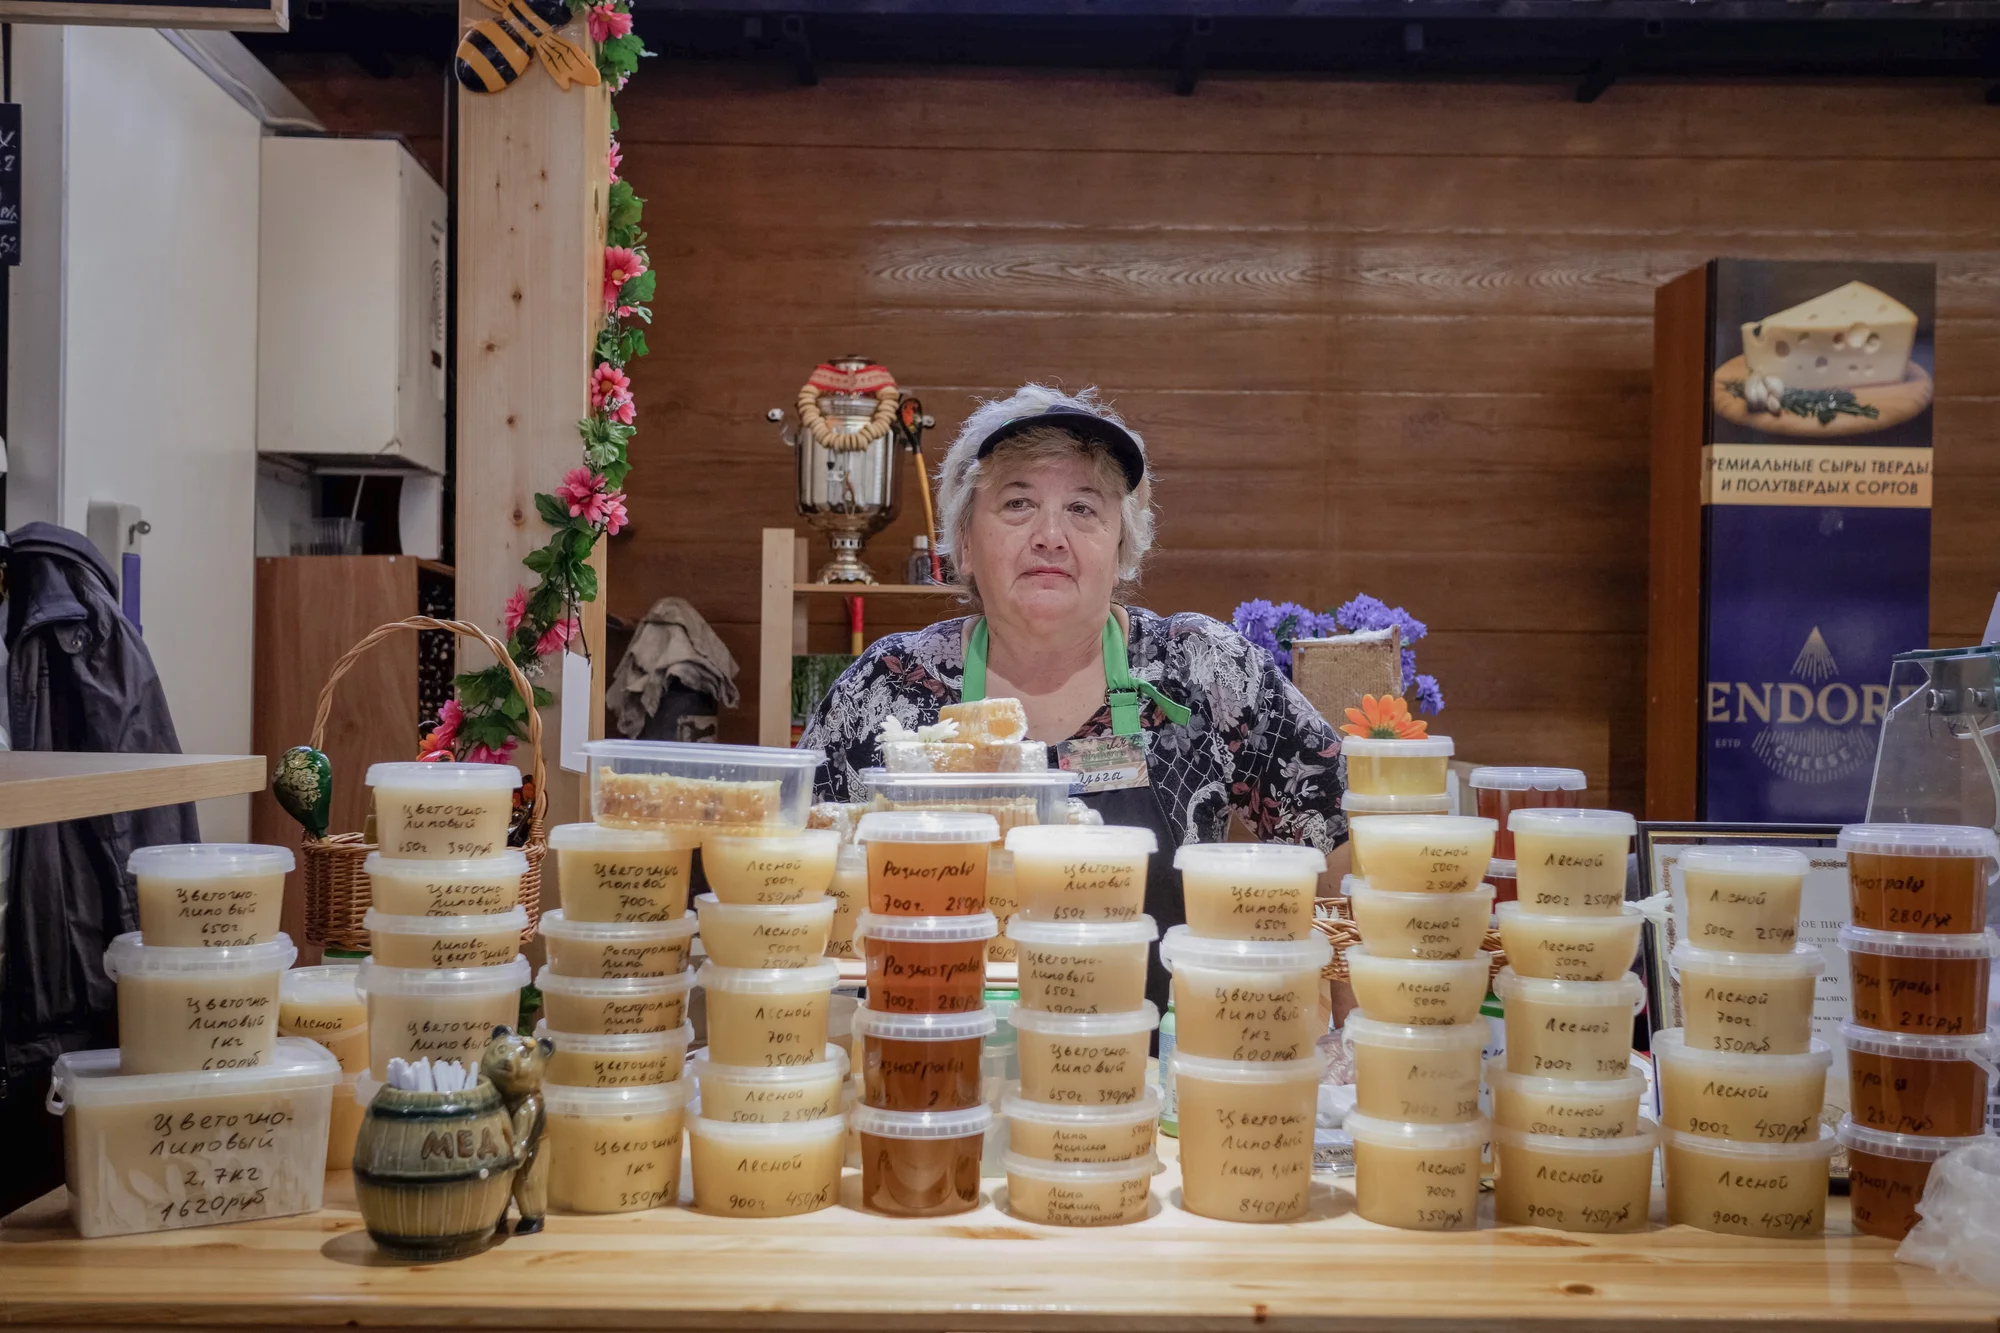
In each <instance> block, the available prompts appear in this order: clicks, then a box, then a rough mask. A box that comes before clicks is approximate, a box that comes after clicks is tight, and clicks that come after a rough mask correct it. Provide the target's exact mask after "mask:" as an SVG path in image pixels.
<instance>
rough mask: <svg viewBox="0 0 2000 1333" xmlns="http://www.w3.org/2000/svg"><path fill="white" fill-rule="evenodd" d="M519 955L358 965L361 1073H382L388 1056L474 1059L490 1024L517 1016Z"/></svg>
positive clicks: (525, 973)
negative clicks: (434, 968) (500, 959)
mask: <svg viewBox="0 0 2000 1333" xmlns="http://www.w3.org/2000/svg"><path fill="white" fill-rule="evenodd" d="M528 977H529V969H528V963H527V960H526V959H524V958H520V957H518V956H517V957H516V958H515V960H514V961H513V962H511V963H508V964H506V965H505V966H503V967H483V968H473V969H465V970H462V971H455V972H419V971H407V970H404V969H402V968H389V967H382V966H379V965H378V964H376V963H375V962H374V961H373V960H372V959H371V960H369V961H368V962H365V963H363V964H362V965H361V970H360V973H359V975H358V976H357V977H356V978H355V985H356V987H357V988H358V989H359V990H360V991H361V993H362V995H363V997H364V998H365V999H366V1000H367V1002H368V1072H369V1076H370V1077H371V1078H373V1079H374V1080H375V1081H376V1082H378V1083H380V1082H386V1081H388V1078H389V1061H390V1060H392V1059H399V1058H400V1059H403V1060H408V1061H410V1062H411V1063H412V1064H414V1063H415V1062H416V1061H418V1060H424V1059H428V1060H430V1061H432V1062H433V1063H435V1062H437V1061H439V1060H460V1061H464V1062H466V1063H468V1064H473V1065H476V1064H478V1063H479V1059H480V1056H482V1055H483V1054H485V1051H486V1044H487V1042H489V1041H490V1040H492V1037H493V1029H494V1028H496V1027H499V1026H501V1025H503V1024H504V1025H506V1026H508V1027H513V1026H516V1025H517V1024H519V1022H520V1020H521V987H523V986H525V985H527V984H528Z"/></svg>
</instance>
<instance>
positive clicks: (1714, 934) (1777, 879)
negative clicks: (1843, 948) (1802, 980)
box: [1680, 847, 1811, 953]
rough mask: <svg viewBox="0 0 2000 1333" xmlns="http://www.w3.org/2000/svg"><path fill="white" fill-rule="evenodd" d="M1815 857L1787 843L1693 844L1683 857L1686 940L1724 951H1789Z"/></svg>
mask: <svg viewBox="0 0 2000 1333" xmlns="http://www.w3.org/2000/svg"><path fill="white" fill-rule="evenodd" d="M1810 865H1811V862H1810V861H1808V860H1807V859H1806V856H1805V854H1804V853H1803V852H1796V851H1793V850H1791V849H1790V848H1785V847H1691V848H1689V849H1688V850H1687V851H1686V852H1684V853H1682V855H1681V860H1680V871H1681V876H1680V877H1681V885H1682V889H1683V891H1684V892H1685V894H1686V899H1687V941H1688V943H1690V944H1692V945H1694V946H1695V947H1696V948H1699V949H1714V950H1718V951H1720V952H1723V953H1790V952H1791V950H1792V946H1793V945H1795V944H1797V943H1798V938H1799V899H1800V895H1801V894H1802V892H1803V891H1804V888H1805V882H1806V870H1807V869H1808V868H1809V867H1810Z"/></svg>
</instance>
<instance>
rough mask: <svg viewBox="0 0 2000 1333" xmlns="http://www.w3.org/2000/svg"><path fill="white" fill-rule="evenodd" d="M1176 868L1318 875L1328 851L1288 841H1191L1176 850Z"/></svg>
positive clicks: (1221, 872) (1209, 872) (1216, 872)
mask: <svg viewBox="0 0 2000 1333" xmlns="http://www.w3.org/2000/svg"><path fill="white" fill-rule="evenodd" d="M1174 869H1176V870H1192V871H1195V872H1197V873H1199V874H1204V875H1255V874H1259V873H1263V874H1279V875H1317V874H1320V873H1321V872H1322V871H1324V870H1325V869H1326V853H1325V852H1323V851H1321V850H1320V849H1319V848H1317V847H1301V846H1298V845H1296V844H1293V843H1289V842H1191V843H1188V844H1187V845H1186V846H1184V847H1181V848H1179V849H1178V850H1176V851H1175V852H1174Z"/></svg>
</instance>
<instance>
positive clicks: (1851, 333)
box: [1743, 282, 1917, 389]
mask: <svg viewBox="0 0 2000 1333" xmlns="http://www.w3.org/2000/svg"><path fill="white" fill-rule="evenodd" d="M1916 340H1917V316H1916V312H1914V311H1912V310H1911V309H1910V308H1909V307H1908V306H1906V305H1904V304H1903V303H1902V302H1901V301H1898V300H1897V299H1896V298H1895V297H1893V296H1890V295H1888V294H1887V293H1886V292H1879V291H1877V290H1875V288H1873V287H1870V286H1869V285H1868V284H1867V283H1865V282H1850V283H1848V284H1847V285H1846V286H1845V287H1836V288H1834V289H1833V290H1832V291H1830V292H1826V293H1824V294H1823V295H1820V296H1815V297H1814V298H1813V299H1812V300H1810V301H1806V302H1804V303H1803V304H1800V305H1795V306H1793V307H1792V308H1791V309H1790V310H1780V311H1779V312H1778V313H1777V314H1775V315H1766V316H1765V317H1764V318H1762V319H1760V320H1756V321H1753V322H1752V323H1749V324H1745V325H1744V326H1743V359H1744V361H1745V362H1746V363H1748V365H1749V367H1750V373H1751V374H1753V375H1776V376H1777V377H1778V378H1779V379H1781V380H1783V381H1784V382H1785V387H1786V388H1787V389H1854V388H1859V387H1860V386H1862V385H1864V384H1900V383H1902V380H1903V376H1904V374H1905V373H1906V372H1907V371H1908V369H1909V365H1910V347H1911V345H1912V344H1913V343H1915V342H1916Z"/></svg>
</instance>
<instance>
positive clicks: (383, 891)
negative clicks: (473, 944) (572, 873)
mask: <svg viewBox="0 0 2000 1333" xmlns="http://www.w3.org/2000/svg"><path fill="white" fill-rule="evenodd" d="M362 871H363V873H364V874H366V875H367V876H368V884H369V901H370V902H371V903H372V904H373V905H374V907H375V909H376V910H377V911H379V912H386V913H388V914H389V915H390V916H475V915H477V914H479V913H481V912H505V911H507V910H508V909H510V908H512V907H514V906H515V905H516V904H518V903H519V902H520V901H521V876H523V875H525V874H527V873H528V858H527V856H526V855H524V854H523V853H521V852H518V851H504V852H501V853H500V854H499V855H497V856H488V857H482V858H480V859H478V860H470V861H420V860H402V859H391V858H389V857H385V856H383V855H382V854H381V853H380V852H370V853H369V854H368V858H367V859H366V860H365V861H363V862H362Z"/></svg>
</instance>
